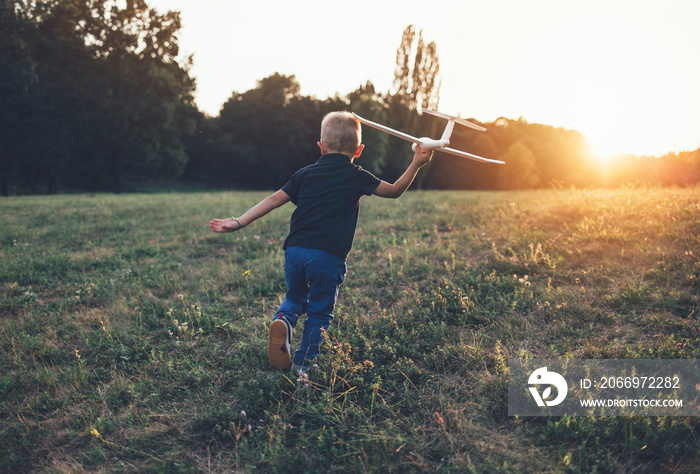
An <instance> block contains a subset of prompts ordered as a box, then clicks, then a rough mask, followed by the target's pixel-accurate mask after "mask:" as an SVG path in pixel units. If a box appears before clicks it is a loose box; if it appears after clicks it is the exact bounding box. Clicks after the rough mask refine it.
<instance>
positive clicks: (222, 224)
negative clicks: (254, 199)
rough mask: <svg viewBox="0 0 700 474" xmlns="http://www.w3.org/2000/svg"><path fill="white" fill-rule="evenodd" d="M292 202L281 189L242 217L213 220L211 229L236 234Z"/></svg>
mask: <svg viewBox="0 0 700 474" xmlns="http://www.w3.org/2000/svg"><path fill="white" fill-rule="evenodd" d="M289 201H290V197H289V196H288V195H287V193H285V192H284V191H282V190H281V189H280V190H279V191H277V192H276V193H275V194H272V195H270V196H268V197H266V198H265V199H263V200H262V201H260V202H259V203H257V204H256V205H255V206H253V207H251V208H250V210H249V211H248V212H246V213H245V214H243V215H242V216H241V217H238V218H235V217H230V218H228V219H212V220H211V221H210V222H209V227H210V228H211V230H213V231H214V232H221V233H223V232H235V231H237V230H239V229H242V228H244V227H247V226H248V225H249V224H251V223H252V222H253V221H256V220H257V219H260V218H261V217H262V216H264V215H265V214H267V213H268V212H270V211H272V210H274V209H277V208H278V207H280V206H282V205H284V204H287V203H288V202H289Z"/></svg>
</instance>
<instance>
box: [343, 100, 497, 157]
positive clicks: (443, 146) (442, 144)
mask: <svg viewBox="0 0 700 474" xmlns="http://www.w3.org/2000/svg"><path fill="white" fill-rule="evenodd" d="M422 112H423V113H424V114H429V115H435V116H436V117H441V118H444V119H447V120H448V122H447V125H446V126H445V131H444V132H442V137H440V140H433V139H432V138H427V137H422V138H416V137H413V136H411V135H408V134H406V133H403V132H399V131H397V130H394V129H392V128H389V127H385V126H384V125H380V124H378V123H375V122H371V121H369V120H366V119H363V118H362V117H360V116H359V115H357V114H355V113H353V115H354V116H355V117H356V118H357V120H359V121H360V122H362V123H364V124H365V125H369V126H370V127H372V128H376V129H377V130H381V131H382V132H386V133H389V134H391V135H394V136H395V137H399V138H403V139H404V140H408V141H409V142H413V147H412V148H413V151H415V150H416V145H420V147H421V148H422V149H424V150H440V151H444V152H445V153H450V154H452V155H457V156H461V157H462V158H468V159H470V160H475V161H480V162H482V163H496V164H499V165H503V164H505V162H503V161H499V160H491V159H489V158H483V157H481V156H477V155H472V154H471V153H466V152H463V151H459V150H455V149H454V148H448V145H449V144H450V137H451V136H452V129H454V126H455V123H458V124H460V125H464V126H466V127H469V128H473V129H475V130H479V131H482V132H483V131H484V130H486V129H485V128H484V127H481V126H479V125H476V124H474V123H471V122H467V121H466V120H462V119H461V118H459V117H453V116H452V115H447V114H443V113H441V112H436V111H434V110H428V109H422Z"/></svg>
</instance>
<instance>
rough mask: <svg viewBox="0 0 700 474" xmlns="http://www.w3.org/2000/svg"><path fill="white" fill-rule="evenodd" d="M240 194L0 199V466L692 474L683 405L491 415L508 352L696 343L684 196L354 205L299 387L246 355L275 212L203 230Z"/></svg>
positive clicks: (268, 309) (615, 193)
mask: <svg viewBox="0 0 700 474" xmlns="http://www.w3.org/2000/svg"><path fill="white" fill-rule="evenodd" d="M264 196H265V194H261V193H252V192H251V193H226V192H219V193H179V194H178V193H169V194H138V195H121V196H114V195H95V196H89V195H71V196H51V197H19V198H3V199H2V200H0V219H1V221H2V226H0V268H1V271H0V313H1V315H0V471H9V472H15V471H25V472H31V471H40V472H65V471H69V472H81V471H99V472H105V471H107V472H109V471H117V472H124V471H126V472H144V471H146V472H148V471H157V472H192V471H195V472H197V471H199V472H230V471H234V472H236V471H238V472H246V471H253V470H261V471H263V472H286V471H289V470H294V471H295V472H327V471H331V470H336V471H341V472H499V471H500V472H531V471H539V472H637V471H643V472H658V471H674V472H694V471H695V469H696V468H697V465H698V460H699V458H700V450H699V449H700V448H699V443H698V437H699V435H700V423H698V419H697V418H671V417H669V418H664V417H660V418H653V417H652V418H641V417H627V418H625V417H601V418H593V417H578V418H577V417H565V418H513V417H508V416H507V376H508V374H507V359H509V358H543V359H544V358H562V357H567V358H584V359H585V358H671V359H683V358H689V359H695V358H698V356H700V331H699V327H700V325H699V324H698V322H699V317H700V308H699V306H700V297H699V296H698V295H699V294H700V258H698V257H699V255H698V254H699V253H700V197H699V193H698V189H697V188H695V189H653V188H652V189H646V188H644V189H637V188H630V189H618V190H557V191H537V192H509V193H486V192H484V193H478V192H411V193H408V194H407V195H405V196H404V197H402V198H401V199H400V200H398V201H390V200H382V199H379V198H366V199H364V200H363V202H362V211H361V217H360V225H359V229H358V233H357V236H356V240H355V246H354V250H353V252H352V253H351V255H350V258H349V261H348V268H349V271H348V275H347V280H346V283H345V284H344V285H343V287H342V288H341V293H340V297H339V301H338V306H337V310H336V318H335V320H334V322H333V324H332V326H331V329H330V331H329V333H328V339H327V341H326V343H325V345H324V349H323V352H322V356H321V357H320V359H319V361H318V368H317V370H315V371H313V372H312V376H311V380H310V381H309V382H308V383H304V382H303V381H302V382H299V381H297V380H295V379H294V378H293V377H292V376H291V375H290V373H288V372H286V371H284V372H281V371H276V370H273V369H271V368H270V367H269V364H268V362H267V357H266V343H267V342H266V341H267V328H268V325H269V322H270V319H271V317H272V315H273V314H274V311H275V310H276V308H277V306H278V305H279V302H280V300H281V298H282V297H283V295H284V289H285V285H284V277H283V272H282V263H283V253H282V250H281V245H282V242H283V240H284V237H285V235H286V231H287V229H288V221H289V217H290V214H291V212H292V210H293V207H292V206H291V205H289V206H285V207H283V208H282V209H279V210H278V211H275V212H274V213H272V214H271V215H269V216H267V217H266V218H264V219H263V220H261V221H258V222H257V223H255V224H254V225H253V226H251V227H249V228H247V229H245V230H244V231H242V232H240V233H234V234H228V235H216V234H213V233H211V232H210V231H209V229H208V226H207V224H208V221H209V219H210V218H212V217H225V216H228V215H231V214H232V213H233V214H240V213H242V212H243V211H245V210H246V209H248V208H249V207H250V206H251V205H253V204H254V203H256V202H257V201H258V200H260V199H261V198H262V197H264ZM300 332H301V331H297V333H300ZM298 338H299V335H298V334H297V335H296V339H297V342H298Z"/></svg>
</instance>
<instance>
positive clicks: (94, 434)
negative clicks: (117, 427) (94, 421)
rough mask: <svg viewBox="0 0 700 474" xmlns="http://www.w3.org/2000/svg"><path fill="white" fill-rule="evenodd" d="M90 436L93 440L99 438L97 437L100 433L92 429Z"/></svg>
mask: <svg viewBox="0 0 700 474" xmlns="http://www.w3.org/2000/svg"><path fill="white" fill-rule="evenodd" d="M90 434H91V435H92V436H94V437H95V438H99V437H100V432H99V431H97V430H96V429H95V428H93V429H91V430H90Z"/></svg>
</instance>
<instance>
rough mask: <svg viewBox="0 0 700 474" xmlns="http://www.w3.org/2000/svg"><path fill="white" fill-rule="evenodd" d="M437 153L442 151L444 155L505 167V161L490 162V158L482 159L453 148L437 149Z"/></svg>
mask: <svg viewBox="0 0 700 474" xmlns="http://www.w3.org/2000/svg"><path fill="white" fill-rule="evenodd" d="M437 151H444V152H445V153H449V154H451V155H456V156H461V157H462V158H468V159H470V160H474V161H480V162H482V163H495V164H498V165H505V164H506V163H505V161H500V160H492V159H490V158H483V157H481V156H477V155H472V154H471V153H466V152H464V151H459V150H455V149H454V148H439V149H438V150H437Z"/></svg>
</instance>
